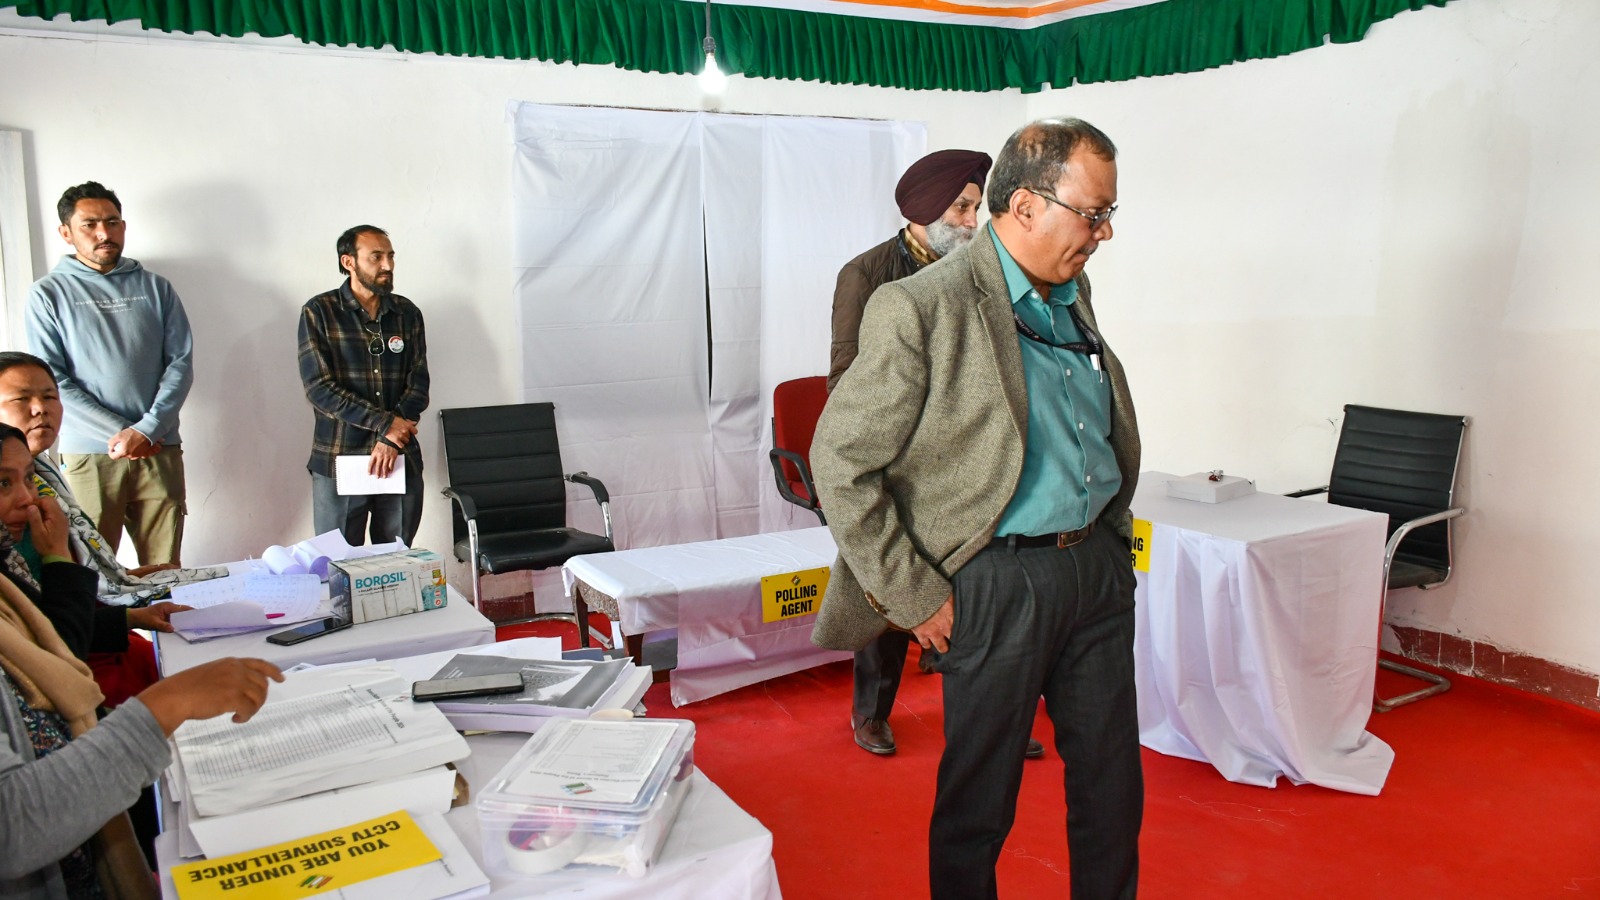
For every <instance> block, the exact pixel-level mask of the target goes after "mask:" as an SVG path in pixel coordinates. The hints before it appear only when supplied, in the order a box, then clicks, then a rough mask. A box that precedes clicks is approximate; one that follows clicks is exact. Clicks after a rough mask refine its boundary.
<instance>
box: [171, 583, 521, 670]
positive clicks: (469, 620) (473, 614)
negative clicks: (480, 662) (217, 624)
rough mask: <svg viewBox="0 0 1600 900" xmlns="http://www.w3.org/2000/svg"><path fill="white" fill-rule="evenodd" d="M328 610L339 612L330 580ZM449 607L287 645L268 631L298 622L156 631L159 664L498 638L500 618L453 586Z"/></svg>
mask: <svg viewBox="0 0 1600 900" xmlns="http://www.w3.org/2000/svg"><path fill="white" fill-rule="evenodd" d="M227 565H228V571H229V572H230V573H231V574H230V575H229V577H230V578H233V577H239V576H240V575H242V574H243V573H245V572H249V571H251V570H253V569H257V568H262V567H264V566H265V565H266V563H263V562H262V561H260V560H246V561H244V562H234V563H228V564H227ZM322 588H323V601H322V609H321V610H319V612H318V614H319V615H323V616H327V615H332V614H333V606H332V602H331V601H330V600H329V599H328V597H327V589H328V586H327V585H326V584H324V585H323V586H322ZM447 596H448V598H449V599H448V600H447V602H446V603H445V605H444V608H443V609H430V610H427V611H425V612H418V613H412V614H411V615H407V616H395V617H394V618H392V619H379V620H378V621H376V622H362V623H360V624H359V625H352V626H350V627H349V628H346V629H345V630H343V631H336V632H334V633H333V634H327V635H323V636H322V637H319V638H313V639H311V640H309V641H303V642H301V643H298V644H292V645H290V646H287V647H283V646H279V645H278V644H269V643H267V635H269V634H275V633H277V632H279V631H285V630H288V629H290V628H293V627H295V626H294V625H293V624H287V625H283V626H282V627H274V628H268V629H264V630H262V631H251V632H247V633H245V634H236V635H232V636H230V637H221V638H215V639H213V640H209V641H201V642H199V643H194V644H191V643H189V642H188V641H186V640H184V639H183V638H181V637H179V636H177V635H176V634H157V635H156V663H157V665H158V667H159V668H160V669H161V674H163V675H172V674H174V673H177V672H182V671H183V670H185V669H192V668H194V667H195V666H198V665H200V664H202V663H207V662H210V661H212V660H214V659H222V658H223V657H226V656H254V657H258V658H260V659H265V660H268V661H270V662H272V663H273V664H275V665H277V666H278V667H280V668H288V667H289V666H293V665H298V664H300V663H318V664H327V663H336V662H353V661H355V660H360V659H397V658H399V657H402V656H416V655H418V654H422V653H434V652H437V651H439V650H460V649H463V648H466V647H476V646H478V645H479V644H492V643H494V623H493V622H490V621H489V620H488V619H486V618H484V617H483V614H481V613H479V612H478V611H477V610H476V609H473V608H472V604H471V603H468V602H467V600H466V598H465V597H463V596H461V594H460V593H459V592H458V591H457V590H456V589H455V588H453V587H452V588H449V589H448V595H447Z"/></svg>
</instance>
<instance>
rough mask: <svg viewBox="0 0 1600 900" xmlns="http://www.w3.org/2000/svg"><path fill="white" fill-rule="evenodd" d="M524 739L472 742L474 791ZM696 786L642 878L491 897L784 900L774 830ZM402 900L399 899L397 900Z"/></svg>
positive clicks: (171, 896)
mask: <svg viewBox="0 0 1600 900" xmlns="http://www.w3.org/2000/svg"><path fill="white" fill-rule="evenodd" d="M527 739H528V736H527V735H525V734H511V733H499V734H476V735H472V736H470V737H468V738H467V743H468V745H469V746H471V748H472V755H471V756H469V757H467V758H466V759H464V760H462V761H461V762H459V763H457V764H456V768H457V769H459V770H460V772H461V774H462V775H463V776H465V778H466V780H467V783H468V784H469V785H471V786H472V789H473V790H474V791H476V790H477V789H478V788H479V787H481V786H483V785H485V784H488V783H489V780H490V779H492V778H493V777H494V775H495V773H496V772H499V771H500V769H501V768H502V767H503V766H504V765H505V764H506V763H507V762H509V761H510V760H511V756H512V754H514V753H516V752H517V750H518V749H520V748H521V747H522V745H523V744H524V743H525V742H526V741H527ZM693 778H694V782H693V783H694V787H693V788H692V789H691V790H690V791H689V793H688V795H687V796H685V797H684V798H683V808H682V809H680V810H679V811H678V820H677V822H676V823H674V825H673V826H672V831H671V832H670V833H669V834H668V836H667V842H666V844H665V845H663V846H662V848H661V856H660V858H659V859H658V860H657V861H656V864H655V866H654V867H653V868H652V869H651V870H650V872H649V873H648V874H646V875H645V877H643V878H639V879H633V878H626V877H621V876H619V877H616V878H605V877H602V878H596V879H588V880H584V881H582V882H569V883H567V884H566V885H563V886H561V887H556V888H552V887H549V886H547V885H542V884H540V882H538V881H528V880H523V879H516V878H506V877H495V876H494V875H492V874H491V875H490V893H489V894H488V895H487V896H489V897H532V896H537V897H581V898H583V900H621V898H637V900H645V898H648V900H706V898H713V897H714V898H717V900H781V898H782V896H783V894H782V892H781V891H780V890H779V888H778V870H777V867H776V866H775V865H774V863H773V861H772V832H770V831H768V830H767V829H766V827H765V826H764V825H762V824H761V823H760V822H759V821H758V820H757V819H755V818H754V817H753V816H751V815H750V814H749V813H747V812H745V811H744V810H742V809H740V808H739V806H738V804H736V803H734V802H733V801H732V800H731V799H729V798H728V795H727V794H725V793H723V792H722V789H721V788H719V787H717V786H716V785H715V784H713V783H712V782H711V779H709V778H707V777H706V776H705V773H703V772H700V771H696V772H695V774H694V776H693ZM161 797H162V803H163V806H164V809H163V813H164V815H163V821H173V820H174V816H173V815H172V814H171V804H170V802H169V801H168V800H167V798H166V792H165V791H162V792H161ZM444 820H445V822H446V824H448V825H449V826H450V828H451V830H452V831H454V832H455V833H456V836H457V837H459V838H461V843H462V844H463V845H464V846H465V847H466V849H467V852H468V853H470V854H472V858H473V859H474V860H476V861H477V862H478V864H479V865H480V866H481V865H482V864H483V836H482V833H481V832H480V830H479V828H478V816H477V811H476V809H475V808H474V807H473V806H472V805H471V804H470V803H469V804H467V805H466V806H462V807H459V808H457V809H452V810H450V812H449V813H448V814H447V815H446V816H445V817H444ZM177 853H178V847H177V836H176V835H175V834H174V833H172V832H170V831H169V832H166V833H163V834H162V835H160V836H159V837H157V838H156V859H157V862H158V867H159V868H160V870H161V891H162V896H163V897H165V898H167V900H177V891H176V887H175V886H174V884H173V881H172V875H171V870H172V866H174V865H176V864H178V863H181V862H186V861H187V860H180V859H179V858H178V855H177ZM396 900H400V898H396Z"/></svg>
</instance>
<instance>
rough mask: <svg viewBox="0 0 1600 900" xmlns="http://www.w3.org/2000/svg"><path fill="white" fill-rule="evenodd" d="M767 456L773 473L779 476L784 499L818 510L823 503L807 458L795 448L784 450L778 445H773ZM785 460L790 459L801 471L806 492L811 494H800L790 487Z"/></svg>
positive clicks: (780, 492) (796, 468)
mask: <svg viewBox="0 0 1600 900" xmlns="http://www.w3.org/2000/svg"><path fill="white" fill-rule="evenodd" d="M767 458H768V459H770V460H772V473H773V475H775V476H776V477H777V481H778V493H779V494H780V495H782V497H783V499H785V500H787V501H789V502H790V503H793V504H794V505H796V506H803V507H805V508H806V509H809V510H811V511H812V512H816V511H817V509H819V508H820V507H821V505H822V504H821V501H819V500H818V499H817V486H816V485H815V484H813V483H812V481H811V467H810V466H808V465H806V461H805V459H803V458H802V457H801V456H800V454H798V453H795V452H794V451H793V450H783V449H780V448H778V447H773V448H772V450H771V452H769V453H768V454H767ZM784 460H788V461H789V463H790V464H791V465H793V466H794V469H795V471H796V472H799V473H800V483H801V484H803V485H805V488H806V493H807V494H809V495H810V496H807V497H801V496H798V495H797V494H795V492H794V491H793V490H791V489H790V488H789V479H787V478H785V477H783V462H784Z"/></svg>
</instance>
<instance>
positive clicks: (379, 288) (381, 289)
mask: <svg viewBox="0 0 1600 900" xmlns="http://www.w3.org/2000/svg"><path fill="white" fill-rule="evenodd" d="M356 280H357V281H359V282H361V286H362V287H364V288H366V289H367V290H369V291H371V292H373V293H374V294H377V295H378V296H379V297H387V296H389V295H391V294H393V293H394V280H393V279H392V278H391V279H390V281H389V283H388V284H384V283H383V282H381V281H378V280H377V279H376V278H374V279H371V280H368V278H367V276H365V275H358V276H356Z"/></svg>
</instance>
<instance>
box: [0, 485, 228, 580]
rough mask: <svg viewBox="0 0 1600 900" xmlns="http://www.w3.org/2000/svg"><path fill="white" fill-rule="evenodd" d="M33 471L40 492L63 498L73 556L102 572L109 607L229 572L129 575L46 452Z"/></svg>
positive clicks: (217, 569) (214, 569) (206, 570)
mask: <svg viewBox="0 0 1600 900" xmlns="http://www.w3.org/2000/svg"><path fill="white" fill-rule="evenodd" d="M33 471H34V476H33V480H34V484H35V486H36V487H37V488H38V489H39V495H40V496H42V497H55V498H56V499H57V500H59V501H61V508H62V510H64V511H65V512H66V514H67V524H68V525H69V526H71V536H70V542H71V544H72V558H73V559H76V560H77V561H78V562H80V563H82V564H83V565H86V566H88V567H89V568H91V569H93V570H95V572H96V573H97V574H99V576H100V587H99V588H98V589H97V593H98V594H99V595H100V602H101V603H104V604H106V605H108V606H143V605H145V604H147V603H149V602H150V601H152V600H157V599H161V598H163V597H165V596H166V594H167V593H168V592H169V591H170V590H171V589H172V586H173V585H175V584H188V583H190V582H194V581H208V580H210V579H212V578H221V577H223V576H225V575H227V574H228V570H227V569H226V568H224V567H222V566H211V567H208V568H204V569H164V570H162V571H160V572H151V573H150V574H149V575H145V576H142V577H141V576H137V575H133V574H130V573H129V572H128V570H127V568H126V567H125V566H123V565H122V563H120V562H118V561H117V555H116V554H115V553H113V552H112V551H111V548H110V546H108V545H107V544H106V539H105V538H104V537H102V536H101V534H100V530H99V529H98V528H96V527H95V524H94V522H93V521H92V520H90V518H89V517H88V516H86V515H84V513H83V509H82V508H80V507H79V506H78V500H77V498H76V497H74V496H72V489H71V488H69V487H67V481H66V479H65V478H63V477H62V475H61V470H60V469H59V468H57V467H56V464H55V463H54V462H52V461H51V460H50V459H49V457H48V455H47V454H44V453H41V454H39V455H38V456H36V457H34V458H33ZM8 564H9V561H8Z"/></svg>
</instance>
